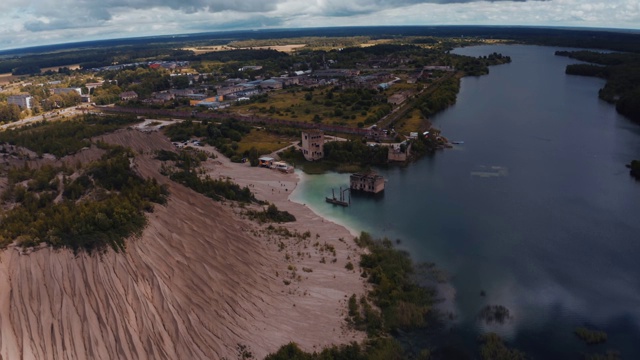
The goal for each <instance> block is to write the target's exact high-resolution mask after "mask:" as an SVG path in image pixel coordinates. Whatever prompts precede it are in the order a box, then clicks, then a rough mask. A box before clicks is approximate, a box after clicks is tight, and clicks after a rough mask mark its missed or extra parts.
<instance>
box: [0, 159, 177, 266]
mask: <svg viewBox="0 0 640 360" xmlns="http://www.w3.org/2000/svg"><path fill="white" fill-rule="evenodd" d="M133 156H134V155H133V153H132V152H131V151H130V150H128V149H125V148H121V147H118V148H114V149H112V150H110V151H108V152H107V153H106V154H104V155H103V156H102V158H101V159H100V160H97V161H94V162H92V163H89V164H87V165H85V166H83V167H82V168H80V169H75V170H72V169H70V168H68V167H66V166H60V167H54V166H50V165H45V166H42V167H40V168H35V169H32V168H30V167H28V166H26V165H25V166H24V167H22V168H13V169H10V170H9V172H8V178H9V185H8V187H7V189H6V190H5V191H4V193H3V194H2V203H3V207H4V208H5V209H7V210H6V212H5V213H4V214H3V216H2V218H1V220H0V224H1V225H2V226H1V228H0V246H1V247H4V246H6V245H8V244H10V243H12V242H14V241H16V242H17V244H18V245H20V246H23V247H30V246H35V245H38V244H40V243H46V244H48V245H51V246H53V247H64V248H70V249H72V250H74V251H75V252H77V251H81V250H82V251H87V252H90V253H91V252H93V251H102V250H105V249H106V248H107V247H111V248H113V249H114V250H116V251H118V250H123V249H124V248H125V247H126V243H125V240H126V239H127V238H129V237H131V236H133V235H137V234H140V233H141V231H142V230H143V229H144V227H145V225H146V222H147V220H146V216H145V214H144V213H145V211H147V212H149V211H153V205H152V204H153V203H160V204H162V203H165V202H166V196H167V191H166V189H165V187H163V186H161V185H159V184H158V183H157V182H156V181H155V180H154V179H143V178H141V177H140V176H139V175H138V174H136V173H135V171H134V170H133V169H132V168H131V163H130V159H131V158H133Z"/></svg>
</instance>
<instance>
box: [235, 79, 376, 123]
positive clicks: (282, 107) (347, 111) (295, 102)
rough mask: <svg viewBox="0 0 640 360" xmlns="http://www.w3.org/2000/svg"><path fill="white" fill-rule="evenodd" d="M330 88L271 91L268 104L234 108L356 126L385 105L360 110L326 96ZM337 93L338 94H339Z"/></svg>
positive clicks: (278, 117)
mask: <svg viewBox="0 0 640 360" xmlns="http://www.w3.org/2000/svg"><path fill="white" fill-rule="evenodd" d="M331 89H332V87H331V86H325V87H318V88H315V89H313V91H301V90H300V91H294V92H291V91H278V92H271V93H269V99H268V101H267V102H266V103H259V102H257V103H250V104H245V105H240V106H237V107H232V108H231V109H232V111H235V112H237V113H240V114H247V113H251V114H254V115H256V116H268V117H271V118H276V119H283V120H292V121H299V122H306V123H312V122H315V121H314V118H316V116H317V117H319V119H320V122H322V123H323V124H331V125H342V126H350V127H357V126H358V123H359V122H362V123H364V122H365V120H366V119H367V117H369V116H371V115H372V114H375V113H376V112H377V111H378V110H380V109H381V108H382V107H383V105H382V104H375V105H372V106H370V107H369V108H368V109H364V108H361V109H358V108H357V107H354V106H353V105H354V104H349V105H350V106H345V105H341V104H339V103H338V102H337V99H336V100H334V99H328V98H327V93H328V92H329V91H330V90H331ZM337 93H338V92H336V94H337ZM308 94H311V100H306V99H305V96H307V95H308ZM334 96H335V98H337V97H338V95H334ZM316 119H317V118H316Z"/></svg>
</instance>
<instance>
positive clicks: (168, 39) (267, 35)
mask: <svg viewBox="0 0 640 360" xmlns="http://www.w3.org/2000/svg"><path fill="white" fill-rule="evenodd" d="M312 36H322V37H355V36H367V37H368V38H370V39H372V40H375V39H395V38H401V37H405V36H433V37H454V38H468V39H474V38H489V39H491V38H495V39H504V40H512V41H516V42H522V43H528V44H538V45H552V46H569V47H576V48H592V49H608V50H616V51H625V52H634V53H640V34H637V33H624V32H613V31H601V30H571V29H550V28H525V27H491V26H438V27H424V26H400V27H344V28H320V29H280V30H262V31H237V32H224V33H203V34H193V35H181V36H158V37H146V38H135V39H115V40H102V41H91V42H82V43H72V44H60V45H50V46H39V47H32V48H26V49H16V50H5V51H0V73H10V72H11V73H14V74H15V75H21V74H29V73H34V72H38V71H39V70H40V69H43V68H48V67H55V66H66V65H73V64H80V65H81V67H83V68H93V67H100V66H106V65H110V64H113V63H127V62H135V61H139V60H141V59H149V58H156V59H162V58H166V59H171V60H191V61H198V60H202V59H206V58H207V57H210V56H211V55H210V54H203V55H195V54H194V53H193V52H190V51H186V50H176V47H181V48H184V47H197V46H212V45H228V44H231V43H232V42H237V41H243V40H265V39H282V38H297V37H300V38H303V37H312ZM244 55H245V56H246V54H244ZM241 57H242V56H241ZM237 60H241V59H237Z"/></svg>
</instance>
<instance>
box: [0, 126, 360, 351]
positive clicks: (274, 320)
mask: <svg viewBox="0 0 640 360" xmlns="http://www.w3.org/2000/svg"><path fill="white" fill-rule="evenodd" d="M104 140H106V141H107V142H110V143H114V144H121V145H125V146H130V147H132V148H133V149H134V150H136V151H137V152H138V153H142V154H141V155H140V156H138V157H137V158H136V161H135V166H136V169H137V170H138V171H139V172H140V173H141V174H142V175H143V176H147V177H155V178H156V179H158V180H159V181H160V182H162V183H166V184H168V186H169V191H170V193H171V195H170V198H169V201H168V203H167V205H165V206H161V205H156V206H155V209H154V212H153V213H150V214H149V215H148V219H149V224H148V226H147V228H146V229H145V231H144V233H143V234H142V236H141V237H140V238H137V239H130V240H129V241H128V245H127V249H126V251H125V252H123V253H115V252H114V251H111V250H109V251H107V252H106V253H105V254H102V255H92V256H90V255H87V254H80V255H78V256H74V254H73V253H72V252H70V251H67V250H53V249H50V248H47V247H41V248H39V249H35V250H33V251H26V252H25V251H22V250H21V249H18V248H15V247H9V248H7V249H4V250H2V251H1V252H0V359H55V358H58V359H180V358H182V359H221V358H224V357H226V358H229V359H232V358H236V357H237V347H238V345H243V346H246V347H247V349H248V350H249V351H251V353H252V354H253V355H254V356H255V358H256V359H261V358H263V357H264V356H265V355H267V354H268V353H270V352H274V351H275V350H277V349H278V348H279V347H280V346H281V345H283V344H286V343H288V342H290V341H295V342H296V343H298V344H299V345H300V346H301V347H302V348H303V349H305V350H309V351H312V350H319V349H321V348H322V347H325V346H328V345H331V344H339V343H347V342H351V341H360V340H362V339H363V338H364V334H363V333H361V332H355V331H353V330H350V329H348V327H347V324H346V322H345V316H346V305H345V304H346V300H347V298H348V297H349V296H351V294H353V293H356V294H362V293H364V291H365V284H364V281H363V279H362V278H361V277H360V276H359V272H358V267H357V262H358V260H357V259H358V252H359V251H360V250H359V249H358V248H357V247H356V246H355V244H354V242H353V236H352V234H351V233H350V231H349V230H348V229H346V228H344V227H342V226H338V225H336V224H334V223H331V222H329V221H327V220H325V219H323V218H322V217H320V216H318V215H316V214H314V213H313V212H312V211H311V210H310V209H309V208H307V207H306V206H303V205H301V204H297V203H294V202H292V201H289V199H288V197H289V195H290V194H291V192H292V191H293V190H294V188H295V186H296V185H297V182H298V178H297V176H296V175H295V174H285V173H280V172H277V171H275V170H270V169H264V168H251V167H249V166H248V165H246V164H234V163H231V162H229V161H228V160H227V159H226V158H224V157H222V156H218V157H217V158H216V159H210V160H208V161H207V162H206V163H205V168H206V169H207V173H208V174H210V176H212V177H228V178H231V179H233V181H235V182H237V183H238V184H240V185H242V186H245V185H246V186H249V187H250V188H251V190H252V191H253V192H254V193H255V195H256V197H257V198H258V199H261V200H266V201H269V202H271V203H274V204H275V205H276V206H278V208H279V209H281V210H286V211H289V212H290V213H292V214H294V215H295V216H296V218H297V221H296V222H294V223H287V224H272V225H273V226H274V227H275V228H276V229H278V231H269V230H268V229H267V227H268V225H269V224H263V225H261V224H258V223H256V222H255V221H252V220H249V219H247V218H246V216H244V215H242V214H243V212H244V211H245V209H243V208H241V207H239V206H232V204H231V203H230V202H226V203H224V204H221V203H219V202H215V201H213V200H211V199H208V198H206V197H204V196H202V195H201V194H198V193H196V192H194V191H192V190H190V189H187V188H185V187H184V186H182V185H179V184H176V183H173V182H171V181H170V180H168V179H167V178H166V177H164V176H162V175H160V174H159V167H160V162H159V161H157V160H154V159H153V152H154V151H156V150H159V149H166V150H171V149H173V148H172V145H171V143H170V142H169V141H168V139H166V138H165V137H164V136H162V135H161V134H159V133H157V132H153V133H142V132H139V131H135V130H124V131H119V132H116V133H114V134H111V135H107V136H105V137H104ZM207 150H208V151H212V149H211V148H209V149H207ZM89 151H90V152H89V153H87V154H84V155H82V154H80V155H76V158H79V157H80V158H82V159H83V161H84V160H88V159H90V158H92V157H97V156H100V152H99V151H94V149H92V150H89ZM280 227H282V229H279V228H280ZM283 229H287V230H288V233H289V234H290V235H282V234H284V231H283ZM307 232H308V235H303V234H305V233H307ZM277 233H278V234H280V235H278V234H277ZM348 262H352V263H353V264H354V265H355V266H356V269H355V270H353V271H349V270H347V269H346V268H345V265H346V264H347V263H348Z"/></svg>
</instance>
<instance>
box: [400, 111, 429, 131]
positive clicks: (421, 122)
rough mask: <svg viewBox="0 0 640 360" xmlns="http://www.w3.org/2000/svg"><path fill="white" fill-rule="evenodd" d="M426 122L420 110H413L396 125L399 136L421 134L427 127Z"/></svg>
mask: <svg viewBox="0 0 640 360" xmlns="http://www.w3.org/2000/svg"><path fill="white" fill-rule="evenodd" d="M426 123H427V122H426V120H425V119H424V117H423V116H422V114H421V113H420V110H417V109H413V110H412V111H411V112H410V113H408V114H407V115H405V117H403V118H402V119H401V120H400V121H398V122H397V123H396V125H395V130H396V132H397V133H398V134H409V133H411V132H421V130H422V129H423V127H424V126H425V125H426Z"/></svg>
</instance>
